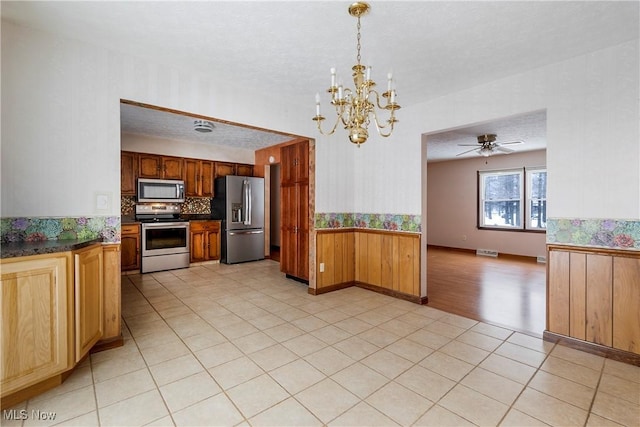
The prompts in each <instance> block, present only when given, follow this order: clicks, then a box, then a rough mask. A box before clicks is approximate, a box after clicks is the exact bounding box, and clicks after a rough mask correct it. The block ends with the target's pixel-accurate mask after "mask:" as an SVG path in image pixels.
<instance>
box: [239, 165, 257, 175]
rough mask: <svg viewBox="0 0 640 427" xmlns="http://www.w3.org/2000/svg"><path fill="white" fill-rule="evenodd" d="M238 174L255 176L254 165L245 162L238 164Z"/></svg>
mask: <svg viewBox="0 0 640 427" xmlns="http://www.w3.org/2000/svg"><path fill="white" fill-rule="evenodd" d="M236 175H239V176H253V165H246V164H243V163H237V164H236Z"/></svg>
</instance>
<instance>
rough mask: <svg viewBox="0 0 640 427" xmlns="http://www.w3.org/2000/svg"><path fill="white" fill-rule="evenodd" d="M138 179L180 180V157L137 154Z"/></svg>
mask: <svg viewBox="0 0 640 427" xmlns="http://www.w3.org/2000/svg"><path fill="white" fill-rule="evenodd" d="M138 159H139V160H138V165H139V166H138V172H139V175H138V176H139V177H140V178H160V179H182V165H183V159H182V158H181V157H170V156H159V155H157V154H142V153H141V154H138Z"/></svg>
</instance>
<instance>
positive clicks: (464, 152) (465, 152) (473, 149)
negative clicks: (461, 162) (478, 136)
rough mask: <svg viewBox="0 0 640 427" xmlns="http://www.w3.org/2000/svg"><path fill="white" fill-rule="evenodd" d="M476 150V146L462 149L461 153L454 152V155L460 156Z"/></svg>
mask: <svg viewBox="0 0 640 427" xmlns="http://www.w3.org/2000/svg"><path fill="white" fill-rule="evenodd" d="M476 150H477V148H472V149H471V150H467V151H463V152H462V153H458V154H456V157H458V156H462V155H463V154H467V153H470V152H472V151H476Z"/></svg>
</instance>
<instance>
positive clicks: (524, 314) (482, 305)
mask: <svg viewBox="0 0 640 427" xmlns="http://www.w3.org/2000/svg"><path fill="white" fill-rule="evenodd" d="M427 297H428V298H429V303H428V304H427V305H428V306H430V307H434V308H438V309H440V310H444V311H447V312H449V313H454V314H458V315H461V316H465V317H468V318H471V319H474V320H479V321H483V322H487V323H491V324H494V325H497V326H505V327H509V328H511V329H514V330H518V331H521V332H525V333H528V334H533V335H536V336H542V332H543V331H544V329H545V324H546V320H545V311H546V308H545V306H546V267H545V264H539V263H536V262H535V261H534V260H528V259H519V258H510V257H506V258H503V257H499V258H491V257H484V256H476V255H475V253H471V252H463V251H456V250H450V249H443V248H436V247H429V248H428V249H427Z"/></svg>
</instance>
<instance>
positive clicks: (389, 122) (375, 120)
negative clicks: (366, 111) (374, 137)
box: [372, 110, 396, 138]
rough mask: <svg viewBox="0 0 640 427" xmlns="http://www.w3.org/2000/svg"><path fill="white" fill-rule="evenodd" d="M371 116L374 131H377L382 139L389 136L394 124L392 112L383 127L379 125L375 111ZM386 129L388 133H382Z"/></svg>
mask: <svg viewBox="0 0 640 427" xmlns="http://www.w3.org/2000/svg"><path fill="white" fill-rule="evenodd" d="M372 115H373V122H374V123H375V125H376V130H377V131H378V133H379V134H380V136H382V137H384V138H387V137H389V136H391V133H392V132H393V125H394V123H395V122H396V120H395V117H394V114H393V111H392V112H391V116H390V117H389V120H387V122H386V123H385V124H383V125H381V124H380V121H379V120H378V115H377V114H376V112H375V110H374V111H373V112H372ZM387 127H388V128H389V132H388V133H384V132H383V129H386V128H387Z"/></svg>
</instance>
